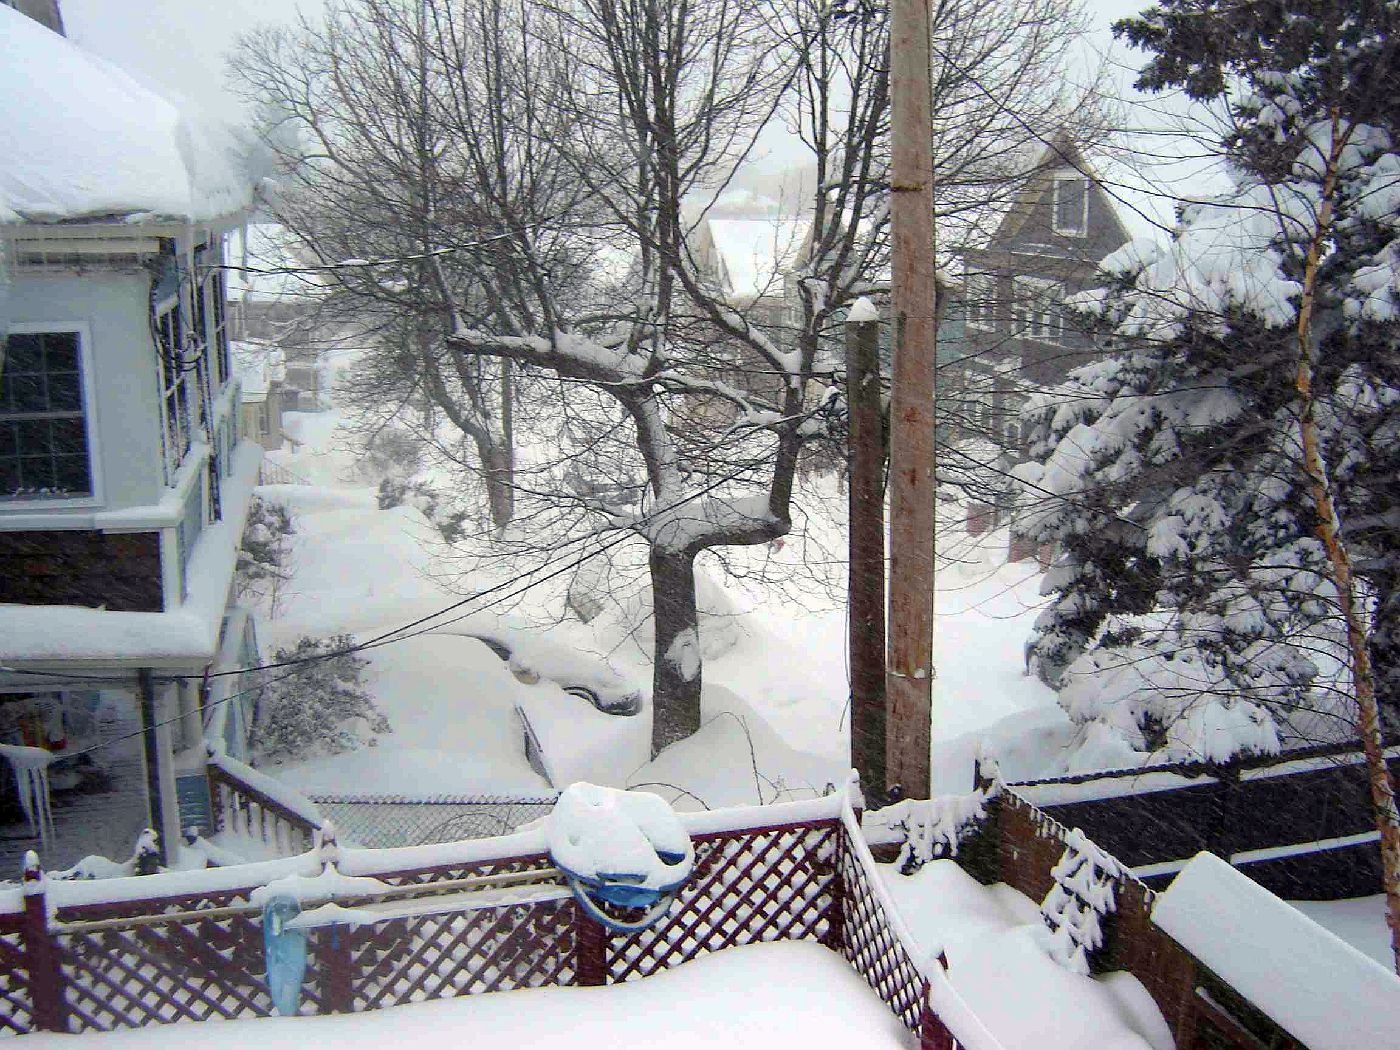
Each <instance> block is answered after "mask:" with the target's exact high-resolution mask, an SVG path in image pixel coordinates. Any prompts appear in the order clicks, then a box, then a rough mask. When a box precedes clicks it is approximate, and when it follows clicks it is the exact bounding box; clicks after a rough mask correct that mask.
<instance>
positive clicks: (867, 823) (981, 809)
mask: <svg viewBox="0 0 1400 1050" xmlns="http://www.w3.org/2000/svg"><path fill="white" fill-rule="evenodd" d="M989 797H990V795H989V793H988V792H987V791H983V790H981V789H979V790H977V791H973V792H972V793H971V794H967V795H940V796H938V797H937V798H930V799H905V800H904V801H902V802H896V803H895V804H894V805H892V806H885V807H884V808H883V809H878V810H872V811H870V812H868V813H866V814H865V815H864V817H863V818H862V820H861V825H862V827H863V828H864V830H865V836H866V840H867V841H868V842H870V843H871V844H872V845H882V844H883V845H893V844H895V843H899V844H900V851H899V865H900V870H901V871H902V872H904V874H906V875H908V874H910V873H912V872H914V871H916V870H918V869H919V868H921V867H923V866H924V865H925V864H927V863H928V862H929V861H931V860H942V859H944V858H951V857H956V856H957V855H958V846H959V844H960V843H961V842H962V841H963V839H965V838H966V837H967V836H968V835H969V834H971V833H972V832H973V831H975V830H976V828H977V827H978V826H979V825H980V824H981V822H982V821H983V820H984V819H985V817H986V815H987V810H986V805H987V799H988V798H989Z"/></svg>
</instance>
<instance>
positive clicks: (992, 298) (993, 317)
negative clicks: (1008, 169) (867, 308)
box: [944, 139, 1129, 456]
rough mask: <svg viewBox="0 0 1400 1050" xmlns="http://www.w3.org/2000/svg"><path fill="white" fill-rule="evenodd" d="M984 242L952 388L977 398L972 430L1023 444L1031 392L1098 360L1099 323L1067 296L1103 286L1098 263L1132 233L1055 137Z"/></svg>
mask: <svg viewBox="0 0 1400 1050" xmlns="http://www.w3.org/2000/svg"><path fill="white" fill-rule="evenodd" d="M1030 172H1031V173H1030V176H1029V177H1028V178H1027V179H1026V182H1025V184H1024V185H1023V186H1022V187H1021V189H1020V191H1019V192H1018V193H1017V194H1016V196H1015V198H1014V200H1013V201H1012V202H1011V206H1010V207H1009V208H1008V209H1007V211H1006V214H1005V215H1004V216H1002V217H1001V221H1000V223H999V224H998V225H997V227H996V229H995V230H994V231H993V233H992V234H991V236H990V237H989V238H988V240H987V242H986V244H984V245H983V246H982V247H981V248H978V249H975V250H971V251H968V252H966V253H965V254H964V256H963V260H962V262H963V271H964V273H963V287H962V294H961V302H960V304H959V305H960V307H961V313H962V315H963V316H962V321H963V324H964V325H965V328H966V333H967V344H966V347H965V348H964V351H963V355H962V358H961V361H962V362H963V364H962V367H961V368H960V369H958V370H957V371H958V372H959V374H958V375H953V374H951V370H950V373H949V374H947V375H946V376H945V377H944V384H945V387H946V388H947V389H948V390H949V391H950V392H953V391H956V392H957V395H958V396H959V397H960V398H962V399H965V400H967V401H968V402H969V403H970V405H971V410H970V412H965V413H963V414H964V415H968V414H970V415H971V416H975V417H976V418H975V420H974V419H968V420H967V421H966V422H967V428H968V429H970V430H972V431H973V432H974V433H975V434H976V435H977V436H979V437H982V438H985V439H988V440H993V441H996V442H999V443H1000V444H1001V445H1002V447H1003V448H1004V449H1005V450H1006V451H1008V452H1009V453H1011V454H1012V455H1013V456H1014V455H1017V454H1019V453H1020V450H1021V432H1020V423H1019V412H1020V407H1021V403H1022V401H1023V400H1024V398H1025V395H1026V393H1027V392H1028V391H1029V390H1033V389H1038V388H1043V387H1045V386H1048V385H1051V384H1053V383H1056V382H1058V381H1059V380H1061V379H1063V378H1064V376H1065V374H1066V373H1067V372H1068V371H1069V370H1070V369H1072V368H1074V367H1077V366H1078V365H1080V364H1083V363H1084V362H1085V361H1087V360H1089V357H1090V355H1091V354H1092V353H1093V350H1094V346H1095V337H1094V332H1093V331H1092V329H1091V328H1090V327H1089V326H1088V325H1087V324H1086V323H1085V322H1084V321H1083V320H1082V319H1080V318H1079V317H1078V316H1077V315H1074V314H1072V313H1071V312H1070V311H1069V310H1068V309H1067V308H1066V306H1065V302H1064V301H1065V298H1066V297H1067V296H1070V295H1073V294H1075V293H1077V292H1081V291H1085V290H1087V289H1089V288H1094V287H1098V286H1100V285H1101V284H1102V282H1103V279H1102V277H1101V276H1099V275H1098V263H1099V260H1101V259H1103V258H1104V256H1106V255H1108V254H1109V253H1111V252H1113V251H1114V250H1116V249H1117V248H1119V247H1120V246H1122V245H1123V244H1125V243H1126V242H1127V241H1128V240H1129V234H1128V231H1127V230H1126V229H1125V228H1124V226H1123V223H1122V222H1121V221H1120V219H1119V218H1118V215H1117V213H1116V212H1115V210H1114V206H1113V202H1112V199H1111V198H1110V197H1109V195H1108V193H1107V192H1106V191H1105V189H1104V187H1103V184H1102V182H1101V181H1100V179H1099V176H1098V175H1097V174H1096V172H1095V171H1094V168H1093V167H1092V166H1091V164H1090V163H1089V161H1088V160H1087V159H1086V158H1085V157H1084V155H1083V153H1082V152H1081V151H1080V150H1079V149H1078V148H1077V147H1076V146H1075V145H1074V144H1073V143H1072V142H1070V141H1069V140H1067V139H1062V140H1060V141H1057V142H1053V143H1051V144H1050V145H1049V146H1047V147H1046V149H1045V150H1044V151H1043V152H1042V154H1041V156H1040V157H1039V158H1038V159H1037V160H1036V162H1035V164H1034V165H1032V167H1031V169H1030Z"/></svg>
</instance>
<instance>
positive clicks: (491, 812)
mask: <svg viewBox="0 0 1400 1050" xmlns="http://www.w3.org/2000/svg"><path fill="white" fill-rule="evenodd" d="M557 797H558V796H549V797H540V798H519V797H513V796H508V795H460V796H459V795H438V796H432V797H427V798H407V797H404V796H402V795H312V796H310V798H311V801H312V802H314V803H316V806H317V807H318V808H319V809H320V810H321V812H322V814H324V815H325V816H326V817H328V818H329V819H330V820H332V821H334V822H335V826H336V829H337V832H338V833H339V838H340V841H341V842H343V843H346V844H349V845H355V846H363V847H366V848H369V849H386V848H392V847H395V846H423V845H427V844H429V843H433V842H457V841H459V840H461V839H483V838H490V837H492V836H494V835H505V834H509V833H510V832H512V831H514V830H515V829H516V828H518V827H520V826H521V825H522V824H528V823H529V822H530V821H532V820H538V819H539V818H540V817H543V816H547V815H548V814H549V811H550V810H551V809H553V808H554V802H555V799H556V798H557Z"/></svg>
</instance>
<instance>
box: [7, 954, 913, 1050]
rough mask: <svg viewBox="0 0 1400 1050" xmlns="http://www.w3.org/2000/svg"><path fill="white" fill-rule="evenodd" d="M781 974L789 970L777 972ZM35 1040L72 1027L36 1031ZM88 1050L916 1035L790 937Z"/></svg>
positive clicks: (831, 1040)
mask: <svg viewBox="0 0 1400 1050" xmlns="http://www.w3.org/2000/svg"><path fill="white" fill-rule="evenodd" d="M775 975H781V979H775ZM25 1038H26V1041H27V1042H28V1044H29V1046H30V1048H31V1050H43V1048H45V1047H52V1048H54V1050H57V1048H59V1047H67V1046H69V1045H70V1044H71V1041H72V1036H65V1035H30V1036H26V1037H25ZM83 1041H84V1043H85V1045H86V1046H87V1047H88V1048H89V1050H104V1048H106V1050H189V1048H210V1050H225V1048H227V1050H234V1048H241V1047H245V1046H252V1045H256V1046H258V1047H261V1048H262V1050H303V1048H304V1047H307V1046H335V1047H337V1048H339V1050H358V1048H361V1047H362V1048H364V1050H382V1048H383V1047H389V1046H414V1047H417V1048H420V1050H431V1048H437V1047H443V1048H456V1047H461V1046H482V1047H530V1048H532V1050H547V1048H556V1050H578V1048H579V1047H608V1048H610V1050H651V1048H652V1047H657V1046H665V1047H667V1050H713V1048H714V1047H716V1046H770V1047H779V1046H811V1047H820V1046H831V1045H835V1044H836V1043H837V1042H838V1041H839V1044H840V1045H841V1046H842V1047H843V1048H845V1050H908V1048H910V1047H913V1046H914V1045H916V1041H915V1040H914V1038H913V1037H912V1036H911V1035H910V1034H909V1032H908V1031H907V1030H906V1029H905V1028H904V1026H903V1025H902V1024H900V1023H899V1021H898V1019H897V1018H896V1017H895V1016H894V1015H893V1014H892V1013H891V1012H890V1010H889V1007H887V1006H886V1005H885V1004H884V1003H883V1002H882V1001H881V1000H880V999H879V997H878V996H876V995H875V993H874V992H872V991H871V990H870V989H869V988H868V987H867V986H866V984H865V982H864V981H863V980H861V978H860V977H859V976H857V974H856V973H855V971H853V970H852V969H851V968H850V967H849V966H847V965H846V963H845V962H844V961H843V960H842V959H841V958H840V957H839V956H837V955H836V954H834V953H832V952H830V951H828V950H827V949H825V948H823V947H821V946H820V945H816V944H809V943H798V942H785V943H778V944H755V945H750V946H748V947H744V948H731V949H729V950H727V951H724V952H720V953H718V954H716V955H710V956H707V957H704V958H701V959H697V960H695V961H694V962H690V963H686V964H685V965H684V966H681V967H679V968H677V969H674V970H670V971H668V972H666V973H662V974H657V975H656V976H654V977H648V978H645V979H644V980H641V981H634V982H632V983H629V984H622V985H613V986H611V987H608V988H541V989H532V990H528V991H516V992H502V993H497V994H494V995H473V996H466V997H463V998H459V999H447V1000H442V1001H439V1002H434V1003H420V1004H415V1005H412V1006H400V1007H395V1008H393V1009H389V1010H379V1011H375V1012H371V1013H363V1014H353V1015H346V1016H339V1017H337V1016H329V1017H285V1018H273V1019H267V1020H256V1021H206V1022H204V1023H202V1024H195V1025H190V1024H181V1025H157V1026H154V1027H150V1028H140V1029H136V1030H133V1031H127V1032H114V1033H111V1034H98V1033H89V1034H87V1035H84V1036H83Z"/></svg>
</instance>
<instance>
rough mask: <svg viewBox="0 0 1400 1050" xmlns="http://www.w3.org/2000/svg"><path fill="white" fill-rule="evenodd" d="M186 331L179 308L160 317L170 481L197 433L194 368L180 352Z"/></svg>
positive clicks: (158, 335)
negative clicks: (192, 414) (192, 390)
mask: <svg viewBox="0 0 1400 1050" xmlns="http://www.w3.org/2000/svg"><path fill="white" fill-rule="evenodd" d="M183 328H184V326H183V325H181V323H180V310H179V308H178V307H176V306H172V307H170V308H169V309H168V310H165V311H164V312H163V313H161V314H160V315H159V316H157V318H156V336H157V338H158V339H159V340H160V346H159V348H158V349H159V351H160V394H161V406H162V408H161V410H162V412H163V414H164V416H165V465H166V474H167V482H170V481H173V480H174V478H175V471H177V470H178V469H179V468H180V463H181V461H182V460H183V459H184V458H185V453H186V452H188V451H189V450H190V444H191V442H192V441H193V432H194V431H193V422H192V420H191V418H190V412H191V408H192V404H191V401H190V390H189V387H190V382H189V377H190V369H189V368H187V367H186V366H185V360H184V357H183V356H182V354H181V353H180V351H181V348H182V345H183V340H184V331H183Z"/></svg>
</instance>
